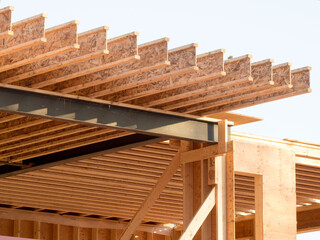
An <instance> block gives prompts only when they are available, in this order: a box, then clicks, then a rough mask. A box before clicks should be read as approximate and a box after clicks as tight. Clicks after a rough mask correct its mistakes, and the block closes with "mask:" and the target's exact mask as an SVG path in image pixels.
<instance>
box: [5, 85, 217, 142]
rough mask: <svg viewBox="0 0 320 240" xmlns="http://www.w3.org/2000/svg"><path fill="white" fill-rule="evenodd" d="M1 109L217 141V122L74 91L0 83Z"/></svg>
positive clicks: (175, 136) (103, 125) (185, 137)
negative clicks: (69, 92) (61, 91)
mask: <svg viewBox="0 0 320 240" xmlns="http://www.w3.org/2000/svg"><path fill="white" fill-rule="evenodd" d="M0 111H4V112H10V113H15V114H22V115H31V116H35V117H43V118H51V119H53V120H57V121H67V122H76V123H79V124H85V125H91V126H97V127H107V128H114V129H119V130H124V131H130V132H137V133H142V134H147V135H153V136H158V137H167V138H179V139H185V140H192V141H201V142H217V141H218V139H217V131H216V130H215V128H216V127H217V122H213V121H210V120H203V119H197V118H195V117H192V116H188V115H182V114H174V113H168V112H165V111H157V110H151V109H148V110H146V109H144V108H141V107H138V106H132V105H128V104H116V103H112V102H109V101H104V100H95V99H89V98H84V97H77V96H73V95H65V94H58V93H53V92H49V91H42V90H35V89H30V88H25V87H17V86H12V85H8V84H0Z"/></svg>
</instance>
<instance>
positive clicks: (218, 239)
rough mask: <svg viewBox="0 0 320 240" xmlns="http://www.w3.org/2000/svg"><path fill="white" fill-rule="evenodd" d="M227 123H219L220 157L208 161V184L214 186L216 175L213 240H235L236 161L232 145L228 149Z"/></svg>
mask: <svg viewBox="0 0 320 240" xmlns="http://www.w3.org/2000/svg"><path fill="white" fill-rule="evenodd" d="M227 123H228V122H227V121H226V120H222V121H220V122H219V124H218V155H217V156H215V157H214V158H212V159H209V160H208V161H209V162H208V168H209V169H208V174H209V178H208V182H209V184H212V182H213V177H212V175H213V173H214V183H215V184H216V206H215V207H214V209H213V211H212V216H211V235H212V239H213V240H226V239H228V240H234V239H235V182H234V160H233V152H232V144H231V143H230V144H229V145H230V149H228V125H227ZM213 162H214V163H213ZM213 165H214V168H213ZM213 169H214V172H213Z"/></svg>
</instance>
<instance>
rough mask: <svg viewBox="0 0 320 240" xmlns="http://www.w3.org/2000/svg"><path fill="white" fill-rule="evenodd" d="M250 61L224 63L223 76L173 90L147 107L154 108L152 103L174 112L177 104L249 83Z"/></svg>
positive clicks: (246, 58) (241, 58) (239, 59)
mask: <svg viewBox="0 0 320 240" xmlns="http://www.w3.org/2000/svg"><path fill="white" fill-rule="evenodd" d="M250 59H251V56H250V55H246V56H243V57H239V58H235V59H231V60H228V61H224V71H225V72H226V74H225V76H222V77H220V78H214V79H209V81H204V82H200V83H198V84H197V83H195V84H191V85H189V86H185V87H182V88H178V89H174V90H172V91H170V92H168V93H164V94H163V95H162V96H161V98H162V99H161V100H159V101H153V102H152V103H150V102H149V101H148V102H149V103H148V104H147V106H149V107H150V106H154V104H153V103H156V104H157V105H155V106H158V107H159V108H161V109H165V110H174V109H176V108H179V107H181V106H180V105H179V104H181V103H182V102H185V101H188V100H189V99H195V98H196V97H199V96H200V97H205V95H206V94H209V93H210V92H214V91H217V90H219V89H223V88H225V87H227V86H232V85H234V84H239V83H244V82H249V81H251V80H252V78H251V63H250ZM209 66H210V65H209ZM202 94H203V95H202Z"/></svg>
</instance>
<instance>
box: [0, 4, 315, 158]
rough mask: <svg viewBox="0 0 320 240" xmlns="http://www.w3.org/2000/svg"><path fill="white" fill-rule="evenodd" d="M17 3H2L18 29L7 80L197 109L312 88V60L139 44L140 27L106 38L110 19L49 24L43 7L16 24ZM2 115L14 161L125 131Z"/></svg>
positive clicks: (3, 63) (1, 15)
mask: <svg viewBox="0 0 320 240" xmlns="http://www.w3.org/2000/svg"><path fill="white" fill-rule="evenodd" d="M12 10H13V8H5V9H3V10H0V20H1V23H3V26H4V27H3V28H4V29H3V30H2V29H0V30H1V32H6V31H11V32H12V34H7V35H6V34H3V35H1V33H0V36H3V44H2V45H1V46H0V82H2V83H6V84H15V85H20V86H26V87H30V88H40V89H45V90H50V91H56V92H62V93H70V94H76V95H82V96H87V97H92V98H100V99H107V100H112V101H117V102H125V103H131V104H136V105H141V106H145V107H153V108H161V109H165V110H170V111H176V112H183V113H191V114H196V115H210V114H211V113H215V112H222V111H226V110H232V109H237V108H242V107H246V106H251V105H255V104H258V103H263V102H267V101H271V100H276V99H280V98H284V97H288V96H293V95H297V94H301V93H305V92H308V91H309V71H310V68H302V69H298V70H294V71H291V68H290V64H281V65H277V66H272V60H269V59H268V60H265V61H260V62H256V63H251V56H250V55H245V56H243V57H239V58H234V59H229V60H226V61H224V50H216V51H212V52H208V53H205V54H201V55H197V54H196V46H197V45H196V44H190V45H186V46H183V47H180V48H176V49H171V50H168V38H163V39H159V40H156V41H152V42H149V43H145V44H141V45H137V35H138V34H137V33H136V32H133V33H129V34H125V35H123V36H119V37H116V38H113V39H107V29H108V28H107V27H101V28H97V29H93V30H90V31H87V32H84V33H80V34H77V25H78V22H77V21H72V22H69V23H66V24H62V25H60V26H56V27H53V28H50V29H45V17H46V16H45V15H44V14H42V15H38V16H35V17H32V18H29V19H25V20H22V21H20V22H17V23H13V24H12V23H11V12H12ZM26 28H28V29H32V31H25V29H26ZM31 33H32V34H31ZM0 123H1V125H0V159H1V160H2V161H12V162H19V161H22V160H24V159H27V158H31V157H34V156H39V155H45V154H49V153H53V152H58V151H61V150H65V149H70V148H75V147H76V146H84V145H86V144H90V143H93V142H95V141H96V142H99V141H103V140H106V139H108V137H109V136H110V137H111V138H113V137H115V136H117V134H120V135H121V136H122V134H125V133H119V132H118V131H110V132H108V131H105V130H100V129H91V128H89V127H83V126H79V125H74V124H72V125H71V124H65V123H58V122H53V121H50V120H45V119H35V118H32V117H24V116H18V115H11V114H0ZM77 131H78V132H77ZM95 134H96V136H95ZM77 137H78V140H77V141H76V140H75V139H76V138H77ZM62 138H63V139H64V142H63V143H61V144H59V142H61V139H62ZM4 139H6V141H3V140H4ZM38 140H39V142H38Z"/></svg>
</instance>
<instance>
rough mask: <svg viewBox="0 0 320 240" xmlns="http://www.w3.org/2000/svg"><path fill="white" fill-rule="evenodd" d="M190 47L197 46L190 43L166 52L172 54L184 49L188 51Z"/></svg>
mask: <svg viewBox="0 0 320 240" xmlns="http://www.w3.org/2000/svg"><path fill="white" fill-rule="evenodd" d="M192 47H198V44H197V43H190V44H187V45H184V46H181V47H176V48H172V49H170V50H169V51H168V52H169V53H174V52H178V51H182V50H184V49H188V48H192Z"/></svg>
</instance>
